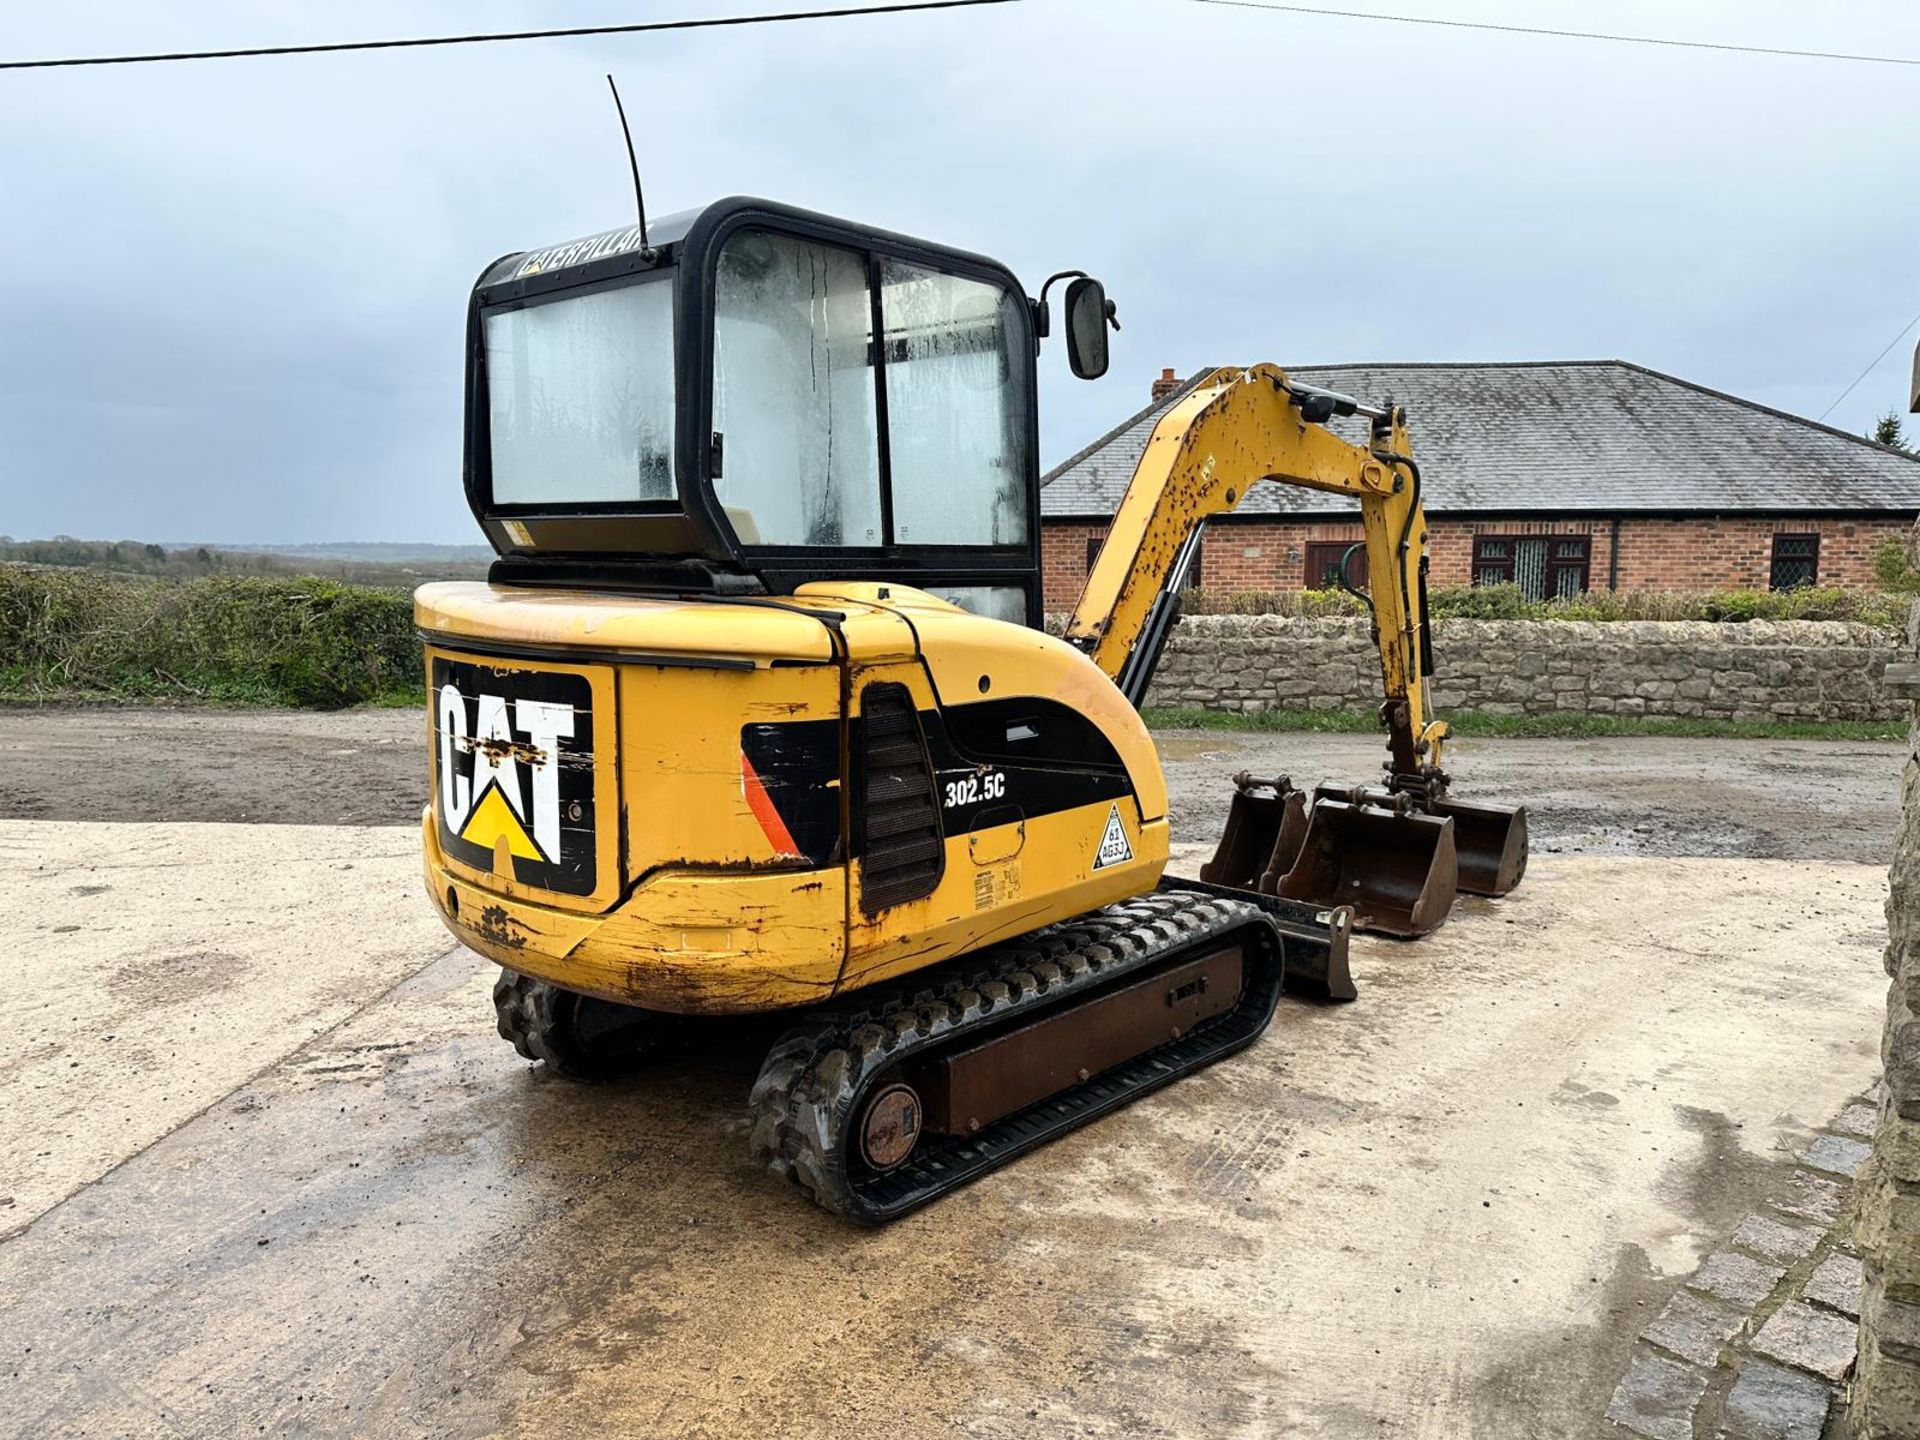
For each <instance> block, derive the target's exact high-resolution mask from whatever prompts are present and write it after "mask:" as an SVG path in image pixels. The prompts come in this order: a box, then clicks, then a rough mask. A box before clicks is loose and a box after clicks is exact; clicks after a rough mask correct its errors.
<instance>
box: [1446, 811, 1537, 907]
mask: <svg viewBox="0 0 1920 1440" xmlns="http://www.w3.org/2000/svg"><path fill="white" fill-rule="evenodd" d="M1427 813H1429V814H1431V815H1439V816H1443V817H1445V818H1446V819H1449V820H1451V821H1453V844H1454V853H1455V854H1456V855H1457V856H1458V857H1459V861H1460V888H1461V889H1462V890H1464V891H1466V892H1467V894H1469V895H1494V896H1499V895H1504V894H1506V893H1507V892H1508V891H1509V890H1511V889H1513V887H1514V886H1516V885H1518V884H1519V883H1520V877H1521V876H1522V875H1524V874H1526V873H1527V807H1526V806H1524V805H1516V806H1514V807H1512V808H1508V807H1507V806H1505V805H1470V804H1467V803H1466V802H1464V801H1460V800H1434V801H1431V802H1430V803H1429V804H1428V805H1427Z"/></svg>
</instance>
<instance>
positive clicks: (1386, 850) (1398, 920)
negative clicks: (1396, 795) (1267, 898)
mask: <svg viewBox="0 0 1920 1440" xmlns="http://www.w3.org/2000/svg"><path fill="white" fill-rule="evenodd" d="M1458 888H1459V866H1458V862H1457V860H1456V859H1455V854H1454V840H1453V821H1452V820H1451V819H1447V818H1443V817H1441V816H1436V815H1423V814H1420V813H1419V812H1417V811H1413V810H1410V809H1409V810H1404V811H1394V810H1385V809H1379V808H1377V807H1375V806H1372V805H1355V804H1349V803H1347V802H1346V801H1342V800H1320V801H1318V802H1316V803H1315V805H1314V807H1313V809H1312V810H1311V811H1309V812H1308V817H1307V834H1306V839H1305V841H1304V842H1303V843H1302V845H1301V847H1300V858H1299V859H1298V860H1296V861H1295V862H1294V866H1293V868H1292V869H1291V870H1289V871H1288V872H1287V873H1286V875H1285V876H1284V877H1282V879H1281V880H1280V884H1279V894H1280V895H1281V896H1282V897H1283V898H1285V899H1289V900H1304V901H1306V902H1307V903H1308V904H1310V905H1318V906H1327V907H1330V906H1336V905H1347V906H1351V907H1352V909H1353V924H1354V928H1355V929H1357V930H1370V931H1372V932H1374V933H1375V934H1377V935H1395V936H1399V937H1400V938H1401V939H1406V940H1412V939H1416V938H1418V937H1419V936H1422V935H1425V934H1427V933H1428V932H1430V931H1432V930H1433V929H1434V928H1435V927H1437V926H1438V925H1439V924H1440V922H1441V921H1443V920H1445V919H1446V918H1447V912H1448V911H1449V910H1451V909H1452V908H1453V900H1454V895H1455V893H1456V891H1457V890H1458Z"/></svg>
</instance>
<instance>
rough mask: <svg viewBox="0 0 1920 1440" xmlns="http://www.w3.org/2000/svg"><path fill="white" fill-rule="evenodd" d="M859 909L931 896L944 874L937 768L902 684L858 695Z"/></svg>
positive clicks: (882, 907)
mask: <svg viewBox="0 0 1920 1440" xmlns="http://www.w3.org/2000/svg"><path fill="white" fill-rule="evenodd" d="M860 717H861V727H862V743H861V778H860V783H861V791H860V799H861V807H860V908H861V909H863V910H865V911H866V912H867V913H868V914H869V915H871V914H874V913H875V912H877V911H880V910H885V909H887V908H888V907H889V906H893V905H900V904H904V903H905V902H906V901H908V900H919V899H921V898H923V897H925V896H928V895H931V894H932V893H933V892H934V890H935V888H936V887H938V885H939V884H940V876H941V873H942V872H943V871H944V869H945V868H946V857H947V847H946V837H945V835H944V834H943V833H942V831H941V828H940V805H939V797H938V796H937V795H936V793H935V791H934V783H933V764H932V762H931V761H930V760H929V759H928V758H927V742H926V739H925V738H924V737H923V736H922V735H921V733H920V719H919V716H918V715H916V714H915V713H914V707H913V696H912V695H911V694H910V693H909V692H908V690H907V687H906V686H904V685H892V684H881V685H869V686H867V687H866V689H865V690H863V691H862V692H861V695H860Z"/></svg>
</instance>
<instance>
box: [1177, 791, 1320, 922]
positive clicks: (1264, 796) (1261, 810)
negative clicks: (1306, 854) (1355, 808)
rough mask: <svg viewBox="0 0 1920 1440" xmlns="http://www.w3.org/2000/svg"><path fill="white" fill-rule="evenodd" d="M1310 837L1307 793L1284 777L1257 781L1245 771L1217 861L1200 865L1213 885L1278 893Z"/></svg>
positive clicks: (1223, 833)
mask: <svg viewBox="0 0 1920 1440" xmlns="http://www.w3.org/2000/svg"><path fill="white" fill-rule="evenodd" d="M1306 835H1307V797H1306V793H1305V792H1304V791H1301V790H1296V789H1294V787H1293V782H1292V781H1291V780H1289V779H1288V778H1287V777H1286V776H1284V775H1283V776H1281V777H1280V778H1278V779H1277V780H1256V779H1255V778H1254V777H1253V776H1252V775H1249V774H1248V773H1247V772H1246V771H1244V770H1242V771H1241V772H1240V773H1239V774H1238V775H1236V776H1234V777H1233V803H1232V805H1231V806H1230V807H1229V808H1228V810H1227V825H1226V829H1224V830H1223V831H1221V832H1220V844H1219V845H1218V846H1217V847H1216V848H1215V849H1214V852H1213V859H1211V860H1209V861H1208V862H1207V863H1206V864H1204V865H1202V866H1201V867H1200V878H1201V879H1202V880H1205V881H1206V882H1207V883H1208V884H1210V885H1232V886H1235V887H1237V888H1239V889H1241V890H1254V891H1257V892H1259V893H1260V894H1262V895H1272V894H1275V893H1277V887H1278V885H1279V883H1280V877H1281V876H1282V875H1285V874H1286V873H1287V871H1289V870H1291V869H1292V868H1293V862H1294V861H1295V860H1296V859H1297V858H1298V857H1299V854H1300V845H1301V842H1302V841H1303V840H1305V839H1306Z"/></svg>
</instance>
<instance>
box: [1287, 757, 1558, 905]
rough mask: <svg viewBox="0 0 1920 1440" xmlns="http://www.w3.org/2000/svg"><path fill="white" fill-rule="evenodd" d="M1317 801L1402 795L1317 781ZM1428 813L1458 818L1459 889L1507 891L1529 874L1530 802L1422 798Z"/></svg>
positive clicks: (1378, 800) (1396, 801) (1396, 803)
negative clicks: (1511, 803) (1480, 802)
mask: <svg viewBox="0 0 1920 1440" xmlns="http://www.w3.org/2000/svg"><path fill="white" fill-rule="evenodd" d="M1313 795H1314V799H1315V800H1339V801H1343V802H1346V803H1350V804H1356V805H1367V806H1378V807H1383V808H1387V809H1394V808H1402V807H1403V806H1404V804H1405V803H1406V802H1404V801H1403V800H1402V799H1401V797H1399V796H1396V795H1394V794H1392V793H1391V792H1390V791H1387V790H1384V789H1381V788H1379V787H1377V786H1371V785H1361V786H1355V787H1353V788H1352V789H1344V790H1343V789H1341V788H1339V787H1337V786H1333V785H1321V786H1317V787H1316V788H1315V789H1314V792H1313ZM1418 803H1419V808H1420V810H1421V812H1422V813H1423V814H1427V815H1435V816H1439V817H1440V818H1442V819H1446V820H1451V821H1453V845H1454V853H1455V854H1456V855H1457V856H1458V857H1459V870H1460V889H1461V890H1463V891H1464V892H1465V893H1467V894H1468V895H1488V896H1492V897H1495V898H1498V897H1499V896H1502V895H1505V894H1506V893H1507V892H1508V891H1509V890H1511V889H1513V887H1514V886H1516V885H1518V884H1519V883H1520V877H1521V876H1522V875H1525V874H1526V873H1527V807H1526V806H1524V805H1516V806H1513V807H1511V808H1509V807H1508V806H1505V805H1474V804H1470V803H1468V802H1467V801H1464V800H1422V801H1420V802H1418Z"/></svg>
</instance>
